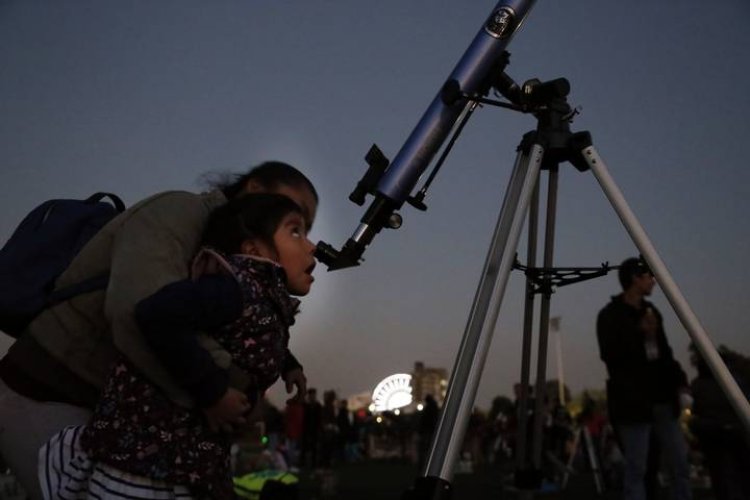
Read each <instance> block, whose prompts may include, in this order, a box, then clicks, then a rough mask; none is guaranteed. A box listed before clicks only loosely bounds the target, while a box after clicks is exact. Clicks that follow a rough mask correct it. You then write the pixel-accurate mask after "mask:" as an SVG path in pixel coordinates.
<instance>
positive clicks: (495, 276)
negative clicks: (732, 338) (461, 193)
mask: <svg viewBox="0 0 750 500" xmlns="http://www.w3.org/2000/svg"><path fill="white" fill-rule="evenodd" d="M502 76H504V73H503V75H502ZM506 78H507V77H506ZM537 88H538V89H539V90H540V91H539V92H538V94H537V98H536V100H535V102H533V103H532V108H533V109H532V112H533V113H534V114H535V116H536V117H537V128H536V130H534V131H531V132H528V133H527V134H525V135H524V137H523V139H522V140H521V143H520V145H519V147H518V154H517V157H516V161H515V164H514V167H513V172H512V174H511V178H510V181H509V184H508V187H507V190H506V193H505V197H504V199H503V203H502V206H501V210H500V214H499V216H498V220H497V223H496V226H495V230H494V233H493V237H492V240H491V243H490V248H489V251H488V255H487V258H486V260H485V264H484V267H483V270H482V276H481V278H480V281H479V285H478V288H477V291H476V295H475V297H474V301H473V304H472V307H471V311H470V313H469V318H468V321H467V325H466V329H465V332H464V336H463V339H462V342H461V345H460V347H459V352H458V355H457V358H456V362H455V364H454V367H453V370H452V375H451V380H450V382H449V385H448V391H447V394H446V399H445V403H444V406H443V409H442V411H441V414H440V419H439V423H438V426H437V430H436V434H435V436H434V439H433V442H432V445H431V449H430V454H429V458H428V461H427V465H426V468H425V473H424V477H421V478H418V479H417V480H416V482H415V484H414V487H413V488H412V489H411V490H410V491H409V492H407V493H406V494H405V496H404V498H407V499H446V498H450V497H451V489H452V487H451V484H450V480H451V479H452V471H453V466H454V464H455V462H456V459H457V457H458V456H459V454H460V451H461V446H462V442H463V438H464V434H465V430H466V427H467V424H468V419H469V416H470V414H471V409H472V407H473V403H474V399H475V397H476V392H477V388H478V386H479V382H480V378H481V373H482V370H483V367H484V363H485V361H486V357H487V352H488V350H489V346H490V342H491V338H492V334H493V330H494V328H495V324H496V322H497V318H498V314H499V310H500V307H501V304H502V298H503V295H504V292H505V288H506V285H507V282H508V278H509V275H510V271H511V270H512V268H513V266H514V260H515V252H516V248H517V247H518V242H519V239H520V235H521V230H522V224H523V220H524V219H525V217H526V214H527V213H529V245H528V249H527V250H528V262H529V263H530V266H531V267H533V265H534V263H535V261H536V230H537V228H536V226H537V218H538V216H537V207H536V205H537V203H538V197H539V184H538V180H539V176H540V172H541V171H542V170H545V171H547V172H548V174H549V182H548V194H547V213H546V215H547V222H546V226H545V247H544V260H543V265H544V268H543V270H546V271H550V273H549V274H547V275H546V277H545V278H543V279H542V283H543V287H546V289H545V290H544V294H543V298H542V302H541V307H540V316H541V320H540V333H539V354H538V369H537V380H536V383H537V391H538V393H537V394H538V397H537V398H536V411H535V421H534V428H533V441H532V463H533V466H534V467H533V468H534V469H536V470H538V469H539V467H540V465H541V457H542V424H543V421H542V418H543V411H544V408H543V406H542V405H543V399H544V398H543V397H541V395H542V394H543V391H544V383H545V379H546V358H547V337H548V330H549V314H550V296H551V286H550V285H551V284H552V282H553V279H552V277H553V276H554V275H553V274H552V273H551V271H552V264H553V254H554V231H555V216H556V214H555V205H556V199H557V181H558V175H559V167H560V164H561V163H564V162H570V163H572V164H573V165H574V166H575V167H576V168H577V169H578V170H579V171H586V170H591V171H592V172H593V173H594V176H595V177H596V179H597V181H598V182H599V184H600V186H601V187H602V189H603V191H604V193H605V194H606V196H607V198H608V199H609V201H610V203H611V205H612V207H613V208H614V210H615V211H616V212H617V214H618V216H619V218H620V219H621V221H622V222H623V224H624V225H625V228H626V229H627V231H628V233H629V234H630V236H631V238H632V239H633V241H634V243H635V245H636V246H637V248H638V249H639V251H640V253H641V255H642V256H643V257H644V258H645V260H646V262H647V263H648V264H649V266H650V268H651V269H652V270H653V272H654V275H655V277H656V280H657V282H658V283H659V284H660V285H661V287H662V289H663V290H664V291H665V294H666V296H667V298H668V299H669V301H670V303H671V305H672V307H673V308H674V310H675V312H676V313H677V315H678V317H679V318H680V320H681V322H682V323H683V325H684V326H685V328H686V329H687V330H688V332H689V334H690V336H691V337H692V340H693V341H694V342H695V344H696V346H697V347H698V349H699V350H700V352H701V354H702V355H703V357H704V359H706V361H707V363H708V364H709V366H710V367H711V369H712V371H713V372H714V376H715V377H716V379H717V381H718V382H719V383H720V385H721V387H722V389H723V391H724V392H725V394H726V395H727V396H728V398H729V400H730V402H731V403H732V405H733V406H734V408H735V410H736V411H737V413H738V414H739V415H740V417H741V419H742V420H743V423H744V424H745V427H746V428H747V430H748V431H749V432H750V404H748V402H747V400H746V399H745V398H744V396H743V394H742V392H741V391H740V389H739V387H738V386H737V384H736V382H735V381H734V379H733V378H732V376H731V375H730V373H729V371H728V370H727V368H726V366H725V365H724V363H723V362H722V360H721V358H720V357H719V355H718V353H717V352H716V350H715V348H714V347H713V345H712V344H711V341H710V340H709V338H708V336H707V335H706V333H705V331H704V329H703V327H702V326H701V325H700V323H699V321H698V319H697V317H696V316H695V315H694V314H693V312H692V311H691V310H690V307H689V306H688V304H687V302H686V300H685V299H684V297H683V296H682V293H681V292H680V290H679V289H678V288H677V286H676V284H675V283H674V281H673V280H672V278H671V276H670V274H669V272H668V271H667V268H666V266H665V265H664V263H663V262H662V260H661V258H660V257H659V255H658V254H657V252H656V250H655V249H654V247H653V245H652V244H651V242H650V240H649V239H648V237H647V235H646V233H645V231H644V230H643V228H642V227H641V225H640V224H639V222H638V220H637V219H636V217H635V215H634V214H633V212H632V210H631V209H630V207H629V206H628V204H627V202H626V201H625V198H624V196H623V195H622V193H621V192H620V190H619V188H618V187H617V186H616V185H615V183H614V181H613V180H612V177H611V176H610V174H609V172H608V170H607V167H606V165H605V163H604V161H603V160H602V158H601V157H600V156H599V154H598V153H597V151H596V149H595V148H594V146H593V144H592V141H591V135H590V134H589V133H588V132H578V133H572V132H571V131H570V127H569V121H570V118H572V116H573V114H574V113H573V112H572V110H571V108H570V106H569V105H568V103H567V98H566V97H567V94H568V91H569V86H568V85H567V81H564V80H555V81H552V82H547V83H544V84H542V83H539V84H538V85H537ZM501 93H503V94H504V95H505V92H503V90H501ZM481 102H487V101H486V100H482V101H481ZM606 271H607V268H606V266H604V267H603V269H600V270H598V271H594V274H596V273H599V275H601V274H602V273H606ZM573 279H574V280H575V281H580V280H581V279H587V278H585V277H583V276H575V277H574V278H573ZM533 286H534V285H533V282H532V280H531V279H530V278H528V277H527V291H530V289H531V288H532V287H533ZM531 295H532V294H531V293H528V294H527V301H526V306H525V317H524V339H523V357H522V380H521V387H522V393H521V399H520V406H521V408H520V410H521V412H522V413H521V414H522V415H524V414H525V411H526V409H527V408H526V405H527V401H528V395H527V394H525V392H526V388H527V387H528V380H529V376H528V373H529V359H530V349H531V340H530V330H531V321H532V319H531V316H532V312H533V301H532V300H531V298H530V297H531ZM523 420H524V419H521V421H523ZM524 432H525V429H524ZM519 435H520V434H519ZM518 442H519V444H520V446H521V448H520V449H519V450H517V453H518V456H517V460H518V463H519V464H524V463H525V462H526V453H527V451H526V450H525V444H524V443H525V438H523V439H520V440H519V441H518Z"/></svg>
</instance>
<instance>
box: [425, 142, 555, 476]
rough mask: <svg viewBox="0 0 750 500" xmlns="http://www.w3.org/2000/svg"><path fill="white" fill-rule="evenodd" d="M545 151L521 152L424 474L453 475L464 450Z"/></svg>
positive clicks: (537, 147) (499, 218)
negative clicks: (493, 335)
mask: <svg viewBox="0 0 750 500" xmlns="http://www.w3.org/2000/svg"><path fill="white" fill-rule="evenodd" d="M543 153H544V149H543V148H542V147H541V146H540V145H538V144H534V145H533V146H532V147H531V149H530V151H529V152H528V153H525V152H523V151H522V152H519V154H518V157H517V159H516V164H515V166H514V168H513V174H512V176H511V180H510V184H509V186H508V190H507V192H506V194H505V199H504V200H503V205H502V209H501V210H500V215H499V217H498V221H497V225H496V226H495V232H494V235H493V238H492V242H491V244H490V249H489V252H488V254H487V259H486V261H485V264H484V269H483V271H482V277H481V279H480V282H479V286H478V289H477V293H476V295H475V297H474V303H473V304H472V308H471V312H470V314H469V319H468V323H467V326H466V330H465V332H464V336H463V340H462V341H461V347H460V348H459V353H458V357H457V358H456V363H455V365H454V367H453V371H452V374H451V380H450V383H449V385H448V392H447V394H446V400H445V404H444V406H443V409H442V411H441V412H440V420H439V422H438V427H437V431H436V434H435V437H434V439H433V442H432V446H431V450H430V456H429V459H428V462H427V467H426V476H428V477H431V478H436V479H439V480H442V481H443V482H448V481H450V480H451V478H452V472H453V466H454V464H455V462H456V459H457V458H458V455H459V453H460V452H461V445H462V443H463V439H464V434H465V432H466V425H467V423H468V421H469V416H470V415H471V410H472V406H473V404H474V399H475V397H476V392H477V388H478V386H479V382H480V378H481V374H482V369H483V368H484V362H485V359H486V357H487V351H488V350H489V346H490V341H491V340H492V333H493V330H494V327H495V322H496V320H497V316H498V313H499V310H500V305H501V302H502V297H503V294H504V292H505V286H506V284H507V282H508V277H509V275H510V271H511V268H512V266H513V261H514V259H515V250H516V248H517V246H518V240H519V238H520V234H521V228H522V223H523V219H524V218H525V215H526V210H527V209H528V205H529V200H530V198H531V193H532V191H533V188H534V185H535V184H536V182H537V178H538V176H539V169H540V166H541V161H542V156H543ZM488 312H489V313H490V318H489V320H487V314H488Z"/></svg>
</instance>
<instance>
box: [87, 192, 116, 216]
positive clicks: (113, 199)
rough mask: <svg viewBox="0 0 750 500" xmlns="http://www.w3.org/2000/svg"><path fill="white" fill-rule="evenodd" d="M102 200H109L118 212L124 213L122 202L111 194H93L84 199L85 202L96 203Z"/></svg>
mask: <svg viewBox="0 0 750 500" xmlns="http://www.w3.org/2000/svg"><path fill="white" fill-rule="evenodd" d="M103 198H109V199H110V201H111V202H112V204H113V205H114V206H115V208H116V209H117V211H118V212H124V211H125V203H123V202H122V200H121V199H120V197H119V196H117V195H116V194H112V193H105V192H99V193H94V194H92V195H91V196H89V197H88V198H86V200H85V202H86V203H96V202H98V201H102V199H103Z"/></svg>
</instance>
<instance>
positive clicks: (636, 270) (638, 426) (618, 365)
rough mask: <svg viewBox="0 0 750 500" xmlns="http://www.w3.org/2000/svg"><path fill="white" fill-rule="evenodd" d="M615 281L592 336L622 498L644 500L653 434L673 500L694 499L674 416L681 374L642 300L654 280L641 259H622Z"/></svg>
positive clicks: (654, 311) (657, 318)
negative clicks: (617, 450) (619, 451)
mask: <svg viewBox="0 0 750 500" xmlns="http://www.w3.org/2000/svg"><path fill="white" fill-rule="evenodd" d="M618 277H619V279H620V285H621V286H622V290H623V292H622V293H621V294H619V295H616V296H614V297H612V300H611V301H610V303H609V304H607V305H606V306H605V307H604V308H603V309H602V310H601V312H599V316H598V318H597V323H596V334H597V339H598V341H599V352H600V355H601V358H602V361H604V363H605V364H606V365H607V372H608V374H609V379H608V380H607V400H608V403H609V412H610V416H611V419H612V423H613V424H614V426H615V429H616V430H617V433H618V436H619V438H620V442H621V443H622V446H623V453H624V455H625V477H624V485H623V487H624V498H625V500H645V499H646V489H645V484H644V476H645V473H646V467H647V459H648V453H649V439H650V435H651V432H652V431H654V433H655V435H656V437H657V438H658V440H659V443H660V445H661V451H662V453H663V454H664V455H665V456H666V457H668V458H669V462H670V464H671V471H672V475H673V478H674V483H673V493H674V496H675V498H676V499H677V500H689V499H690V498H692V493H691V490H690V471H689V467H688V463H687V447H686V444H685V438H684V436H683V435H682V430H681V429H680V426H679V422H678V420H677V417H678V415H679V394H680V391H681V390H686V387H685V386H686V385H687V379H686V376H685V373H684V372H683V371H682V369H681V368H680V366H679V364H678V363H677V362H676V361H675V360H674V357H673V356H672V349H671V348H670V347H669V343H668V342H667V337H666V335H665V334H664V328H663V326H662V318H661V315H660V314H659V311H657V309H656V307H654V305H653V304H651V303H650V302H648V301H647V300H646V299H645V297H647V296H649V295H651V291H652V290H653V288H654V285H655V283H656V282H655V280H654V277H653V275H652V274H651V272H650V270H649V269H648V268H647V267H646V266H645V264H643V263H642V262H641V261H640V260H639V259H636V258H630V259H627V260H625V261H624V262H623V263H622V264H621V265H620V267H619V272H618Z"/></svg>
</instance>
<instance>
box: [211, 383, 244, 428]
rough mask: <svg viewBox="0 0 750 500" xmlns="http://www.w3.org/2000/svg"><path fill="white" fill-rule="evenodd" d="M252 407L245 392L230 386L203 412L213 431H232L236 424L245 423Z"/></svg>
mask: <svg viewBox="0 0 750 500" xmlns="http://www.w3.org/2000/svg"><path fill="white" fill-rule="evenodd" d="M250 409H251V406H250V401H248V399H247V396H246V395H245V393H243V392H240V391H238V390H237V389H232V388H231V387H230V388H228V389H227V392H225V393H224V395H223V396H222V397H221V399H220V400H218V401H217V402H216V403H215V404H214V405H213V406H211V407H209V408H204V409H203V414H204V415H205V416H206V421H207V422H208V427H209V428H210V429H211V430H212V431H213V432H218V431H224V432H231V431H232V430H234V426H237V425H242V424H244V423H245V421H246V419H245V414H247V412H249V411H250Z"/></svg>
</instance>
